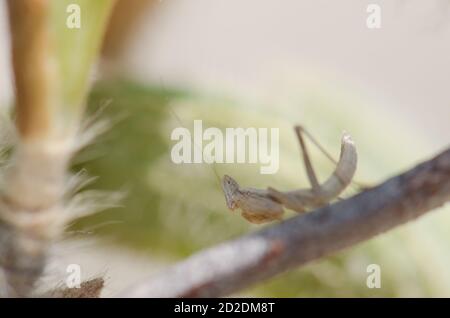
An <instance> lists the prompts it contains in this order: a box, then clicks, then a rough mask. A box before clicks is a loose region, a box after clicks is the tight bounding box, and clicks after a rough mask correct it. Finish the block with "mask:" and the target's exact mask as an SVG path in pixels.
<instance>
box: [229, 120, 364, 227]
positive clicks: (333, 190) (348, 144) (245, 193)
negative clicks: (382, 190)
mask: <svg viewBox="0 0 450 318" xmlns="http://www.w3.org/2000/svg"><path fill="white" fill-rule="evenodd" d="M294 129H295V132H296V134H297V138H298V140H299V143H300V149H301V152H302V156H303V162H304V165H305V170H306V174H307V177H308V180H309V183H310V184H311V188H306V189H299V190H293V191H287V192H282V191H278V190H276V189H274V188H272V187H268V188H267V189H255V188H243V187H240V186H239V184H238V183H237V182H236V181H235V180H234V179H233V178H232V177H230V176H228V175H225V176H224V177H223V179H222V188H223V191H224V194H225V200H226V204H227V206H228V208H229V209H230V210H236V209H240V210H241V214H242V216H243V217H244V218H245V219H246V220H247V221H249V222H251V223H256V224H260V223H266V222H271V221H275V220H282V218H283V214H284V208H287V209H290V210H293V211H295V212H298V213H303V212H305V211H306V210H308V209H314V208H318V207H321V206H324V205H326V204H328V203H329V202H330V201H331V200H333V199H334V198H337V197H338V196H339V194H340V193H341V192H342V191H344V190H345V189H346V188H347V187H348V185H349V184H350V183H351V182H352V179H353V176H354V174H355V171H356V166H357V158H358V156H357V153H356V148H355V145H354V142H353V140H352V138H351V137H350V135H349V134H347V133H345V132H344V133H343V135H342V139H341V154H340V158H339V160H338V161H336V160H334V159H333V158H332V157H331V156H330V155H329V154H328V152H326V151H325V149H324V148H323V147H322V146H320V144H319V143H318V142H317V141H316V140H315V139H314V138H313V137H312V135H311V134H310V133H309V132H308V131H307V130H306V129H305V128H303V127H302V126H295V128H294ZM303 135H305V136H307V137H308V138H309V139H310V140H311V141H312V142H313V143H314V144H315V145H316V146H317V147H318V148H319V149H320V150H321V151H322V152H323V153H324V154H325V155H326V156H327V157H328V158H329V159H330V160H332V161H333V162H334V163H335V164H336V168H335V170H334V172H333V173H332V174H331V176H330V177H329V178H328V179H327V180H326V181H325V182H323V183H322V184H321V183H319V181H318V179H317V176H316V173H315V172H314V168H313V166H312V163H311V160H310V156H309V154H308V150H307V148H306V144H305V140H304V137H303Z"/></svg>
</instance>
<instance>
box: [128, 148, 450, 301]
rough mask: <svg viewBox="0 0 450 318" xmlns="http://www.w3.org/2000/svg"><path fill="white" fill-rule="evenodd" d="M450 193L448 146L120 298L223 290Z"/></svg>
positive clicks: (351, 239) (314, 255)
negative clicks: (380, 180)
mask: <svg viewBox="0 0 450 318" xmlns="http://www.w3.org/2000/svg"><path fill="white" fill-rule="evenodd" d="M449 200H450V149H448V150H446V151H444V152H443V153H441V154H440V155H438V156H436V157H435V158H433V159H431V160H429V161H427V162H424V163H422V164H420V165H418V166H417V167H415V168H413V169H411V170H409V171H407V172H405V173H403V174H401V175H399V176H396V177H393V178H391V179H389V180H387V181H386V182H384V183H382V184H381V185H379V186H377V187H375V188H372V189H370V190H367V191H365V192H362V193H359V194H357V195H355V196H353V197H351V198H349V199H347V200H344V201H340V202H338V203H335V204H333V205H330V206H326V207H323V208H320V209H317V210H315V211H313V212H311V213H307V214H305V215H300V216H296V217H293V218H292V219H290V220H287V221H285V222H282V223H281V224H278V225H275V226H272V227H269V228H267V229H264V230H261V231H259V232H256V233H253V234H250V235H247V236H244V237H241V238H238V239H236V240H234V241H231V242H226V243H223V244H221V245H219V246H216V247H212V248H210V249H208V250H205V251H202V252H200V253H198V254H195V255H193V256H192V257H190V258H188V259H187V260H185V261H183V262H181V263H179V264H176V265H174V266H173V267H171V268H169V269H168V270H166V271H165V272H163V273H161V274H159V275H157V276H156V277H154V278H150V279H147V280H144V281H143V282H140V283H138V284H135V285H134V286H132V287H131V288H129V289H127V290H126V291H124V292H122V294H121V295H120V296H122V297H219V296H224V295H228V294H230V293H233V292H236V291H239V290H241V289H243V288H246V287H249V286H250V285H252V284H255V283H258V282H261V281H262V280H264V279H267V278H270V277H272V276H274V275H276V274H279V273H281V272H284V271H286V270H289V269H291V268H294V267H297V266H300V265H303V264H305V263H307V262H310V261H312V260H316V259H319V258H321V257H324V256H327V255H330V254H332V253H334V252H336V251H339V250H342V249H344V248H347V247H350V246H353V245H355V244H357V243H359V242H362V241H366V240H368V239H370V238H372V237H374V236H375V235H378V234H381V233H383V232H386V231H388V230H390V229H393V228H395V227H396V226H399V225H401V224H404V223H406V222H408V221H411V220H414V219H416V218H417V217H419V216H421V215H423V214H425V213H426V212H428V211H431V210H433V209H435V208H437V207H439V206H442V205H443V204H445V203H446V202H448V201H449Z"/></svg>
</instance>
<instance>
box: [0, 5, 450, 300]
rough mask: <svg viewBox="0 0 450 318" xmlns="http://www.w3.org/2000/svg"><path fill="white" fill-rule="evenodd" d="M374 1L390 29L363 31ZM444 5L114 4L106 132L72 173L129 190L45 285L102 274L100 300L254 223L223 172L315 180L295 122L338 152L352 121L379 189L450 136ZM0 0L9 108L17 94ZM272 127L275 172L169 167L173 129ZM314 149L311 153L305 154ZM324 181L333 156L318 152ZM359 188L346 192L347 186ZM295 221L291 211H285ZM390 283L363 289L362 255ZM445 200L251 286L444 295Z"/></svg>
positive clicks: (89, 222)
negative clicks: (75, 272) (413, 218)
mask: <svg viewBox="0 0 450 318" xmlns="http://www.w3.org/2000/svg"><path fill="white" fill-rule="evenodd" d="M370 3H376V4H379V5H380V6H381V21H382V22H381V28H380V29H369V28H367V26H366V19H367V17H368V15H369V14H368V13H367V12H366V9H367V6H368V4H370ZM449 19H450V1H448V0H432V1H421V0H409V1H406V0H395V1H387V0H386V1H361V0H341V1H325V0H316V1H312V0H308V1H307V0H284V1H282V2H280V1H275V0H245V1H242V0H228V1H220V0H195V1H194V0H165V1H156V0H155V1H151V0H150V1H148V0H132V1H119V2H118V4H117V8H116V11H115V12H114V13H113V16H112V19H111V24H110V28H109V29H108V32H107V34H106V37H105V43H104V47H103V53H102V59H101V60H100V61H99V63H98V65H97V67H96V70H95V72H93V76H92V78H93V90H92V93H91V96H90V98H89V109H90V111H91V112H92V113H93V112H95V111H96V110H97V109H99V108H100V107H102V106H103V105H108V106H107V107H106V108H105V110H104V113H103V116H104V117H106V118H110V119H111V121H112V122H113V123H114V125H113V127H112V128H111V129H110V131H108V132H107V133H106V134H104V135H103V136H101V137H100V138H99V139H98V141H97V142H96V143H95V144H93V145H92V146H90V147H88V148H87V149H86V150H84V151H83V152H81V153H80V154H79V156H78V157H77V158H76V160H75V162H74V171H76V170H80V169H84V170H86V171H88V173H89V174H90V175H93V176H97V177H98V179H97V180H96V182H95V183H94V184H93V185H92V187H93V188H96V189H105V190H110V191H122V192H124V193H126V195H127V196H126V199H125V200H124V201H123V202H122V205H121V206H120V207H118V208H114V209H110V210H107V211H104V212H101V213H98V214H97V215H95V216H92V217H89V218H86V219H84V220H81V221H80V222H78V223H77V224H74V225H73V227H72V228H71V229H69V231H68V240H67V241H64V242H61V243H60V244H59V245H58V246H57V247H56V248H55V251H54V254H55V263H54V264H52V265H51V266H50V267H49V270H48V272H49V274H48V276H49V279H55V277H56V276H58V275H59V276H63V275H64V274H65V272H64V269H65V268H66V266H62V264H70V263H78V264H81V265H82V269H83V272H84V273H85V274H86V275H87V276H93V275H97V274H104V275H106V277H107V286H106V291H105V295H112V294H114V293H115V292H116V291H117V290H119V289H120V288H122V287H123V286H126V285H127V284H129V283H130V282H132V281H133V280H138V279H140V278H141V277H144V276H146V275H150V274H151V273H154V272H155V271H157V270H159V269H161V268H164V267H165V266H167V265H168V264H170V263H172V262H174V261H176V260H178V259H181V258H183V257H186V256H187V255H190V254H191V253H193V252H195V251H197V250H200V249H202V248H205V247H208V246H212V245H214V244H216V243H219V242H222V241H224V240H227V239H230V238H234V237H237V236H239V235H242V234H244V233H248V232H250V231H254V230H257V229H260V228H261V226H255V225H249V224H248V223H246V222H245V221H244V220H243V219H241V218H240V216H239V215H238V214H236V213H231V212H230V211H228V210H227V209H226V206H225V201H224V198H223V194H222V192H221V189H220V186H219V184H218V181H217V179H216V175H215V173H216V172H217V174H218V175H219V176H222V175H223V174H225V173H227V174H230V175H232V176H233V177H235V178H236V179H237V180H238V181H239V182H240V183H241V184H242V185H243V186H255V187H267V186H268V185H270V186H274V187H278V188H280V189H292V188H298V187H305V186H306V185H307V182H306V179H305V173H304V171H303V166H302V162H301V158H300V153H299V149H298V148H299V147H298V145H297V141H296V139H295V136H294V133H293V130H292V127H293V125H295V124H299V123H301V124H303V125H305V126H306V127H307V128H308V129H309V130H310V131H311V132H312V133H313V135H315V136H316V137H317V138H318V139H319V140H320V141H321V142H322V143H323V144H324V145H325V146H326V148H327V149H329V150H330V152H332V153H333V154H334V155H335V156H336V157H337V156H338V152H339V148H340V135H341V133H342V131H343V130H346V131H348V132H349V133H350V134H351V135H352V136H353V138H354V139H355V141H356V145H357V149H358V150H359V167H358V171H357V175H356V179H357V180H358V181H363V182H366V183H372V184H374V183H377V182H380V181H383V180H384V179H386V178H388V177H389V176H392V175H395V174H397V173H400V172H401V171H403V170H405V169H408V168H410V167H411V166H413V165H415V164H417V163H419V162H420V161H422V160H425V159H427V158H429V157H431V156H432V155H434V154H435V153H437V152H438V151H439V150H442V149H444V148H445V147H446V146H448V145H449V141H450V138H449V137H450V124H449V119H450V89H449V87H450V86H449V84H450V20H449ZM9 58H10V57H9V45H8V34H7V21H6V14H5V4H4V1H1V2H0V104H1V105H2V106H4V107H8V105H10V104H11V102H12V96H13V94H12V79H11V70H10V67H9ZM194 119H202V120H203V122H204V127H206V126H214V127H219V128H225V127H277V128H279V129H280V143H281V145H280V147H281V149H280V170H279V171H278V173H277V174H275V175H260V174H259V165H237V164H236V165H224V164H220V165H214V166H211V165H206V164H196V165H175V164H173V163H172V161H171V160H170V149H171V147H172V146H173V142H172V141H171V140H170V133H171V131H172V129H174V128H176V127H180V126H185V127H188V128H191V127H192V125H193V120H194ZM312 150H313V149H312ZM312 157H313V162H314V164H315V167H316V168H317V170H318V172H319V175H320V176H321V177H322V178H325V177H326V176H327V175H329V174H330V172H331V171H332V169H333V166H332V165H331V164H330V163H329V162H328V161H327V159H326V158H324V156H323V155H321V154H320V153H319V152H318V151H312ZM352 193H354V190H351V189H350V190H349V191H348V192H347V193H346V195H345V196H349V195H351V194H352ZM290 215H291V214H290ZM374 263H375V264H378V265H380V267H381V273H382V287H381V288H380V289H369V288H367V286H366V278H367V275H368V274H367V272H366V268H367V266H368V265H369V264H374ZM448 268H450V210H449V208H448V207H447V208H446V209H440V210H439V211H436V212H433V213H431V214H430V215H428V216H425V217H423V218H422V219H420V220H418V221H417V222H414V223H411V224H408V225H405V226H402V227H400V228H398V229H397V230H395V231H392V232H389V233H387V234H384V235H382V236H379V237H377V238H375V239H373V240H371V241H370V242H366V243H364V244H361V245H358V246H356V247H354V248H352V249H350V250H347V251H345V252H342V253H339V254H338V255H336V256H333V257H329V258H326V259H323V260H321V261H319V262H315V263H312V264H310V265H308V266H306V267H303V268H301V269H298V270H295V271H291V272H289V273H286V274H283V275H280V276H278V277H276V278H274V279H272V280H270V281H267V282H264V283H262V284H260V285H258V286H255V287H254V288H251V289H249V290H246V291H243V292H242V294H240V295H245V296H266V297H272V296H275V297H277V296H284V297H303V296H309V297H316V296H341V297H347V296H364V297H377V296H387V297H389V296H412V297H420V296H439V297H444V296H447V297H450V271H448Z"/></svg>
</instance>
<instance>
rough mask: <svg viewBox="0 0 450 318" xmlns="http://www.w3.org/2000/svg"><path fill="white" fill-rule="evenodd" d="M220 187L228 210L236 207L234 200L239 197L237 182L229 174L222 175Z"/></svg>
mask: <svg viewBox="0 0 450 318" xmlns="http://www.w3.org/2000/svg"><path fill="white" fill-rule="evenodd" d="M222 189H223V192H224V194H225V200H226V202H227V206H228V208H229V209H230V210H234V209H235V208H236V201H237V200H238V198H239V195H240V192H239V184H238V183H237V182H236V181H235V180H234V179H233V178H232V177H230V176H228V175H224V176H223V179H222Z"/></svg>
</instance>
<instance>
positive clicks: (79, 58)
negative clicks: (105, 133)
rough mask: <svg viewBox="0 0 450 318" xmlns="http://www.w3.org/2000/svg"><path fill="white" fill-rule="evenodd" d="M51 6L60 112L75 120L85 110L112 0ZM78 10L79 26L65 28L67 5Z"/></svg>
mask: <svg viewBox="0 0 450 318" xmlns="http://www.w3.org/2000/svg"><path fill="white" fill-rule="evenodd" d="M50 3H51V8H50V9H51V15H50V16H51V30H52V32H54V38H55V42H56V45H55V52H56V61H55V62H56V63H57V65H58V67H59V75H60V76H59V78H60V80H61V81H60V91H61V95H62V96H61V100H62V105H61V107H62V112H63V114H64V115H65V119H66V120H68V121H69V123H72V122H73V121H75V122H76V121H77V120H78V119H79V117H80V115H81V114H82V111H83V109H84V99H85V95H86V93H87V88H88V81H89V77H90V76H91V74H90V72H91V70H92V65H93V63H94V62H95V60H96V58H97V55H98V51H99V48H100V44H101V41H102V38H103V33H104V30H105V27H106V24H107V21H108V19H107V18H108V15H109V13H110V10H111V8H112V5H113V4H114V1H112V0H95V1H92V0H58V1H50ZM72 4H76V5H79V7H80V15H81V27H80V28H68V27H67V25H66V21H67V18H68V17H69V15H70V13H68V12H66V10H67V7H68V6H69V5H72Z"/></svg>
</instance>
